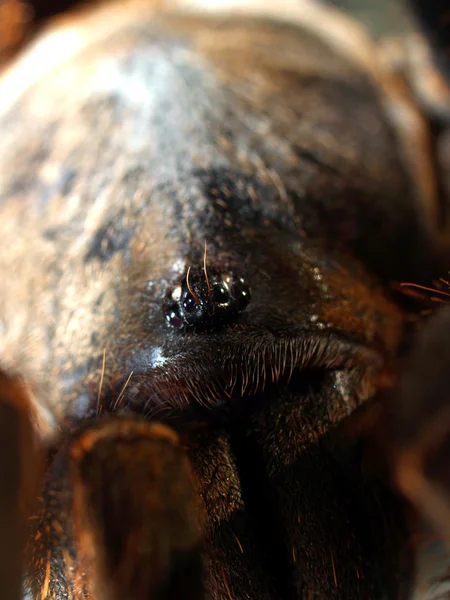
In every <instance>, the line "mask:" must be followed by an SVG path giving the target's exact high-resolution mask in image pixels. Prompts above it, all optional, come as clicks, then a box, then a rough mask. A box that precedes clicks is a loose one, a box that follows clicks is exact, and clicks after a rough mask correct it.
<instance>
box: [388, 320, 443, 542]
mask: <svg viewBox="0 0 450 600" xmlns="http://www.w3.org/2000/svg"><path fill="white" fill-rule="evenodd" d="M396 413H397V414H396V419H395V427H396V430H395V440H396V444H397V447H398V450H397V457H398V458H397V463H396V465H397V467H396V477H397V482H398V484H399V487H400V489H401V490H402V492H403V493H404V494H405V495H406V496H407V497H408V498H409V499H410V500H411V501H412V502H413V504H415V506H416V507H417V508H418V509H419V511H420V512H421V513H422V514H424V515H425V516H426V517H427V518H428V519H429V520H431V522H432V523H433V524H434V525H435V526H436V529H437V531H438V532H439V533H440V534H443V535H444V536H445V537H446V538H447V539H448V540H450V471H449V468H448V465H449V460H450V309H449V308H444V309H442V310H440V311H439V312H438V313H437V314H436V315H435V316H434V317H433V318H432V319H431V320H430V322H429V323H428V324H427V325H426V326H425V327H424V329H423V330H422V331H421V333H420V335H419V336H418V340H417V342H416V345H415V348H414V351H413V353H412V355H411V356H410V358H409V361H408V363H407V365H406V369H405V373H404V376H403V381H402V385H401V390H400V395H399V400H398V403H397V407H396Z"/></svg>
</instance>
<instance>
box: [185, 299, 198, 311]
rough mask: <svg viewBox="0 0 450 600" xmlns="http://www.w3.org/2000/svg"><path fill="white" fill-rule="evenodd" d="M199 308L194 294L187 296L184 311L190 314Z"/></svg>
mask: <svg viewBox="0 0 450 600" xmlns="http://www.w3.org/2000/svg"><path fill="white" fill-rule="evenodd" d="M196 307H197V302H196V301H195V298H194V296H193V295H192V294H187V295H186V297H185V298H184V300H183V309H184V310H185V311H186V312H188V313H190V312H194V310H195V309H196Z"/></svg>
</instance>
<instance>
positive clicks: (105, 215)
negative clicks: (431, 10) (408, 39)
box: [0, 0, 447, 600]
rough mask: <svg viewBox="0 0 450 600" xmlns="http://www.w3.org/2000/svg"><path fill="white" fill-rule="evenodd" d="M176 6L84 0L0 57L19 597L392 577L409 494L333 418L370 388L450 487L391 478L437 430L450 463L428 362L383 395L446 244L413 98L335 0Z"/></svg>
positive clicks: (337, 596) (6, 516) (177, 593)
mask: <svg viewBox="0 0 450 600" xmlns="http://www.w3.org/2000/svg"><path fill="white" fill-rule="evenodd" d="M192 3H193V4H196V5H197V6H196V12H193V11H191V10H186V4H189V3H187V2H181V1H180V2H176V3H169V6H166V8H165V9H164V8H162V7H160V6H158V7H155V6H153V4H152V3H149V4H147V3H145V2H144V3H143V2H139V1H138V0H130V1H129V2H128V3H125V4H123V3H116V4H105V5H103V6H100V7H98V8H96V9H92V7H91V10H89V11H87V12H86V13H85V14H83V13H79V14H77V15H73V17H72V18H73V19H74V21H73V22H71V21H70V20H69V17H68V20H67V21H66V22H65V23H62V24H61V25H60V26H61V29H60V30H59V32H58V33H57V34H54V35H53V34H52V33H44V34H43V36H44V37H43V38H41V39H40V40H39V39H38V40H37V41H36V45H34V46H33V45H32V46H30V48H29V50H28V53H26V54H25V56H24V57H23V58H20V57H19V59H18V61H17V63H15V64H12V65H11V68H10V69H9V70H8V71H7V72H5V73H4V74H2V76H1V77H0V127H1V130H2V144H0V166H1V168H0V238H1V240H2V244H1V245H0V272H1V273H2V285H1V286H0V367H1V370H2V374H1V376H0V441H1V442H3V443H4V445H5V446H6V449H5V448H3V451H2V452H1V457H2V460H3V463H1V464H2V465H3V466H2V469H3V474H4V478H3V481H5V482H7V483H8V487H7V490H6V492H5V491H4V490H3V489H2V488H0V519H2V520H0V530H1V533H2V535H0V568H2V569H3V570H2V571H1V573H0V586H4V588H5V589H7V590H8V592H7V595H6V596H5V600H17V598H19V597H20V595H21V592H20V589H21V588H22V587H23V586H25V588H26V590H27V593H28V594H29V596H30V597H31V598H33V600H66V599H71V600H72V599H73V600H81V599H83V600H84V599H91V600H94V599H95V600H131V599H133V600H175V599H176V600H178V599H179V598H185V599H188V600H201V599H202V598H205V597H206V598H209V599H214V600H224V599H227V600H230V599H231V598H233V599H235V600H240V599H246V600H303V599H311V598H314V599H319V600H360V599H364V600H379V599H385V598H392V599H394V598H399V597H402V598H404V597H407V595H408V594H409V593H410V591H411V589H412V587H413V585H414V576H413V572H414V562H413V561H412V560H411V544H410V538H411V535H412V533H413V531H412V530H411V529H410V525H409V523H408V520H407V514H406V511H405V510H404V508H405V507H404V504H403V501H400V500H399V499H398V497H397V495H396V492H395V490H393V489H392V485H391V483H390V482H388V481H387V480H386V478H382V476H381V475H378V474H377V473H374V472H373V471H371V470H370V469H368V468H367V466H366V463H365V462H364V456H365V454H364V452H363V449H364V442H363V441H361V440H360V439H354V438H352V437H351V436H348V435H345V434H346V433H347V426H348V424H349V418H350V419H353V414H354V416H355V421H354V422H357V421H358V417H359V415H360V414H361V412H364V407H374V411H375V413H376V414H377V415H378V422H382V428H381V429H382V430H383V431H387V430H388V429H389V430H390V429H392V430H395V427H397V428H398V429H399V431H398V432H397V435H395V436H393V438H395V439H394V441H393V442H392V444H391V449H392V448H394V450H393V451H392V454H389V460H390V461H391V463H392V469H393V472H394V477H393V479H394V480H395V481H396V482H397V484H398V487H400V488H401V490H402V492H403V493H404V495H406V496H407V497H408V499H410V500H412V501H413V502H414V503H415V504H416V506H418V507H419V509H420V510H422V511H423V512H425V513H430V508H431V507H432V506H433V502H432V501H433V500H436V499H437V500H439V502H444V505H445V506H447V505H446V504H445V500H443V498H444V496H443V495H442V494H431V495H430V494H429V495H428V496H427V499H428V502H422V500H423V498H424V496H423V495H422V496H421V497H420V498H419V499H418V497H417V496H414V492H417V488H414V486H409V487H408V484H410V483H411V481H413V482H414V478H413V480H411V479H408V478H407V477H406V475H408V473H409V474H411V472H412V471H411V468H410V467H411V460H410V462H409V463H408V460H409V459H411V457H412V459H414V460H416V459H417V460H416V463H415V465H416V466H417V464H418V463H417V461H419V462H420V460H422V458H423V456H424V454H423V453H422V454H420V450H421V449H423V448H425V449H426V451H427V453H428V454H427V456H432V457H433V461H432V462H433V464H432V465H431V466H433V467H436V469H435V471H436V473H437V474H438V477H437V478H438V479H439V480H440V482H441V483H442V481H441V480H442V479H444V487H445V485H446V484H445V469H442V468H441V467H442V465H441V464H440V463H439V464H438V461H434V458H436V456H437V455H436V452H431V449H433V451H434V450H436V448H435V447H434V446H433V444H431V445H430V444H429V443H428V442H429V440H428V439H427V440H425V442H426V443H425V442H424V443H423V444H422V445H420V443H419V444H416V442H417V441H418V440H419V442H420V441H422V442H423V440H422V439H421V437H420V435H421V432H423V429H424V428H423V427H422V426H423V424H424V423H428V424H431V425H433V427H434V426H435V425H436V422H435V421H436V419H434V420H433V417H434V416H436V415H432V414H429V412H428V410H427V405H426V402H425V401H424V398H425V396H426V394H424V393H423V389H424V386H423V385H422V387H420V386H419V385H417V386H415V385H414V381H413V380H411V381H413V383H412V384H408V385H410V387H408V385H407V384H405V385H404V387H403V388H402V385H400V388H401V389H400V392H399V393H398V394H397V396H398V398H396V399H395V400H394V407H396V406H398V407H399V410H398V414H397V416H395V415H394V413H395V410H393V411H391V412H389V411H386V412H384V410H383V406H382V402H380V401H379V397H380V395H383V392H385V391H386V389H387V388H393V389H394V388H395V383H396V380H397V371H398V365H399V364H400V358H401V350H402V348H403V347H404V341H405V331H406V329H407V325H408V323H409V320H410V312H409V308H410V307H409V308H407V307H405V302H404V300H405V298H403V299H400V298H399V297H398V295H394V294H393V293H392V289H393V287H394V288H397V289H398V287H399V283H398V282H401V281H406V280H408V281H411V282H414V285H418V286H420V285H424V283H425V282H426V281H428V280H430V279H432V277H433V275H434V273H435V266H436V263H439V265H442V262H441V261H440V260H439V261H438V260H436V257H437V255H438V253H437V251H436V249H435V244H434V237H435V234H436V237H437V238H439V237H440V238H441V239H440V242H442V234H441V235H440V236H439V235H438V233H439V232H437V220H438V219H436V215H437V214H438V213H439V211H441V212H442V211H444V210H445V204H443V203H441V202H440V200H441V198H440V197H438V196H439V190H440V186H437V185H434V184H435V179H437V173H436V172H435V170H434V167H435V162H436V161H435V160H434V159H435V157H432V156H430V152H431V150H430V149H431V148H432V145H431V144H430V143H428V142H429V140H428V138H427V132H428V129H427V123H426V122H425V121H424V120H423V115H422V114H421V112H420V111H419V110H417V108H416V106H415V104H414V102H413V101H412V100H411V98H410V96H408V93H407V92H408V90H407V86H406V85H405V82H404V80H403V79H402V78H400V81H399V79H398V78H397V75H398V74H397V75H395V74H394V73H393V72H391V71H390V70H389V69H387V67H386V65H385V64H384V62H382V61H379V57H378V55H377V51H376V49H375V48H374V47H373V45H372V44H371V42H370V41H369V40H368V39H367V38H365V37H364V35H363V34H362V33H361V32H360V31H359V29H358V28H357V27H356V26H355V24H353V23H352V22H349V21H348V20H346V19H345V18H343V17H342V16H341V15H340V13H337V12H336V11H334V10H333V9H331V8H329V7H328V8H327V7H323V6H320V5H319V3H317V2H312V3H309V2H306V0H305V2H304V3H303V4H301V5H297V3H296V2H294V3H291V2H290V3H288V4H289V12H288V13H286V14H289V19H288V20H286V18H285V15H284V16H283V14H284V13H282V11H281V12H280V6H279V2H276V3H272V4H271V3H255V2H250V3H246V2H244V4H245V8H246V12H245V13H243V12H241V11H236V12H233V11H231V13H230V14H227V16H225V14H224V13H223V12H221V11H223V10H224V8H223V7H219V6H215V8H214V6H212V5H211V7H210V10H211V11H212V13H211V12H210V11H208V10H206V9H205V7H204V6H203V7H201V6H200V4H202V3H201V2H200V0H199V1H198V2H195V1H194V0H192ZM158 4H159V3H158ZM181 4H184V11H183V9H182V7H181V6H180V5H181ZM220 4H222V3H220ZM191 8H192V7H191ZM214 10H216V11H217V13H214ZM261 13H263V14H261ZM61 41H62V42H61ZM60 43H61V45H59V44H60ZM49 48H50V49H53V50H52V51H51V52H49V51H48V49H49ZM30 65H31V70H30ZM405 124H406V126H405ZM430 132H431V133H433V132H434V130H433V129H431V130H430ZM205 240H206V241H207V243H208V256H207V255H206V242H205ZM442 245H443V246H445V244H442ZM203 249H204V254H203V264H202V261H201V258H200V257H201V254H202V250H203ZM441 284H442V286H444V285H446V280H443V281H441ZM440 294H441V296H442V295H444V296H446V294H447V292H446V291H445V289H444V291H441V293H440ZM444 321H445V323H447V321H446V320H445V318H444V317H443V321H442V323H444ZM437 329H439V327H437ZM431 333H432V334H433V339H434V340H437V341H438V342H439V344H437V345H436V348H437V350H436V353H437V354H438V353H439V352H440V348H445V344H444V342H445V339H444V338H443V337H440V336H439V335H436V330H431ZM438 333H439V332H438ZM424 335H425V334H424ZM430 335H431V334H430ZM441 342H442V345H440V343H441ZM427 343H428V342H427ZM425 346H426V344H425ZM417 348H418V352H419V353H420V352H421V351H422V350H423V347H422V346H421V345H420V341H419V343H418V346H417ZM441 353H442V352H441ZM413 356H414V355H413ZM412 360H413V359H412ZM418 361H419V363H420V361H421V355H420V356H419V359H418ZM405 364H406V363H405ZM411 364H413V367H409V372H411V371H413V372H414V371H415V372H419V371H420V369H418V368H417V366H414V365H416V363H414V361H413V363H411ZM442 364H443V363H439V364H437V363H436V369H435V370H434V371H433V373H435V374H436V381H435V382H434V383H435V387H434V388H433V389H434V391H436V390H438V391H437V392H436V393H435V394H434V396H433V398H434V400H435V402H434V404H433V406H434V407H435V408H436V409H437V411H436V414H437V416H438V417H439V416H442V415H440V414H438V413H439V411H440V409H441V408H442V404H444V408H446V402H445V401H444V402H441V400H442V399H443V398H444V399H445V393H444V394H441V395H439V394H440V392H441V391H442V386H441V383H442V381H441V380H438V379H439V377H441V375H439V374H440V373H442V372H443V369H442V368H441V367H442ZM437 367H439V369H440V370H439V369H438V368H437ZM421 381H422V383H423V379H421ZM411 386H412V387H413V388H414V390H416V391H417V394H416V395H414V393H412V392H411ZM430 389H431V388H430ZM402 390H403V391H402ZM408 390H409V391H408ZM414 390H413V391H414ZM378 392H379V394H378ZM419 392H420V393H419ZM438 392H439V393H438ZM386 395H388V393H387V392H386ZM411 397H414V398H415V399H416V400H417V406H416V409H417V410H416V411H415V412H414V411H409V412H408V410H405V406H406V408H407V409H408V408H410V407H409V406H408V398H411ZM430 406H431V404H430ZM428 408H429V407H428ZM402 411H403V412H402ZM366 414H368V415H369V416H370V415H371V414H374V413H372V412H371V411H370V410H368V411H367V413H365V412H364V415H366ZM380 415H381V416H380ZM385 415H394V416H392V424H393V427H388V426H387V425H388V423H386V422H385V421H383V419H386V416H385ZM405 415H406V417H407V418H405ZM412 415H415V417H414V419H412V421H411V416H412ZM444 417H445V415H444ZM352 422H353V421H352ZM365 422H366V421H365ZM442 423H443V424H444V427H441V429H439V434H440V437H438V436H437V437H436V440H438V441H439V444H438V446H439V447H438V450H439V452H438V454H440V451H441V449H442V451H443V454H444V456H445V438H446V429H445V427H446V423H447V421H446V420H445V419H444V418H442ZM438 425H439V423H438ZM433 427H432V428H431V429H429V431H431V432H432V433H433V432H436V431H437V429H433ZM402 428H403V429H402ZM400 430H402V431H400ZM407 430H408V431H409V435H406V432H407ZM396 444H397V446H396ZM431 446H433V448H431ZM383 447H384V446H383ZM428 451H429V452H428ZM417 457H418V458H417ZM405 461H406V462H405ZM423 464H424V462H423V461H422V465H423ZM428 464H429V463H428ZM405 469H406V470H405ZM408 469H409V471H408ZM405 473H406V475H405ZM414 473H415V475H416V480H415V481H417V477H418V476H420V475H423V469H422V471H420V469H416V470H415V472H414ZM414 473H413V474H414ZM435 479H436V477H435ZM421 482H422V483H425V484H427V483H429V478H428V479H427V477H423V476H422V480H421ZM425 488H426V485H425V487H422V488H421V490H420V491H421V492H423V491H424V489H425ZM425 491H427V490H426V489H425ZM18 499H20V503H18ZM430 499H431V502H429V500H430ZM30 514H31V517H30ZM440 514H444V517H445V515H446V513H445V511H444V512H441V513H440ZM439 522H441V523H442V522H446V518H444V519H443V520H442V519H440V520H439ZM24 548H25V550H23V549H24ZM23 557H24V558H23ZM5 565H6V567H5ZM8 565H9V566H10V567H11V568H7V567H8ZM0 595H1V594H0ZM2 600H3V596H2Z"/></svg>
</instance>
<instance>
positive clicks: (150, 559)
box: [29, 418, 202, 600]
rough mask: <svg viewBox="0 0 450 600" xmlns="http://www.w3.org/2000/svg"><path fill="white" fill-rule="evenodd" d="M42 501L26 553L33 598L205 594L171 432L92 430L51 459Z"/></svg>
mask: <svg viewBox="0 0 450 600" xmlns="http://www.w3.org/2000/svg"><path fill="white" fill-rule="evenodd" d="M43 498H45V500H41V504H40V507H39V509H38V513H37V519H36V520H35V521H32V524H33V525H34V527H35V531H34V534H33V535H32V536H31V540H32V541H31V543H30V547H29V556H30V557H31V558H30V581H29V585H30V588H31V590H32V593H34V594H35V596H36V597H38V598H42V599H43V600H44V599H45V598H48V599H50V598H52V599H55V600H56V599H57V598H58V599H59V598H62V597H64V598H65V597H69V598H95V599H96V600H126V599H130V600H131V599H133V600H144V599H148V598H152V599H153V598H155V599H156V598H158V599H164V600H166V599H167V600H170V599H175V598H180V597H183V598H186V599H192V600H198V599H199V598H201V597H202V573H201V558H200V536H201V520H202V518H201V507H200V506H199V503H198V498H197V496H196V494H195V490H194V486H193V480H192V477H191V471H190V465H189V462H188V459H187V457H186V456H185V453H184V452H183V450H182V448H181V446H180V443H179V440H178V437H177V435H176V434H175V433H174V432H172V431H171V430H170V429H169V428H167V427H164V426H162V425H158V424H149V423H148V422H143V421H138V420H133V419H128V418H127V419H122V418H116V419H109V420H105V421H103V420H102V421H100V422H96V423H95V424H92V423H91V424H90V425H89V426H88V427H84V428H83V429H82V430H80V431H78V432H76V433H74V434H73V435H72V436H71V438H70V440H69V441H68V442H67V443H66V445H65V447H64V448H63V449H62V450H60V451H59V453H58V454H57V455H56V457H55V459H54V460H53V463H52V465H51V467H50V470H49V472H48V476H47V480H46V486H45V490H44V491H43Z"/></svg>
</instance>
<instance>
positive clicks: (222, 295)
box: [211, 285, 230, 304]
mask: <svg viewBox="0 0 450 600" xmlns="http://www.w3.org/2000/svg"><path fill="white" fill-rule="evenodd" d="M211 299H212V301H213V302H215V303H216V304H226V303H227V302H229V301H230V292H229V291H228V289H227V288H226V287H225V285H216V286H214V289H213V291H212V294H211Z"/></svg>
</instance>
